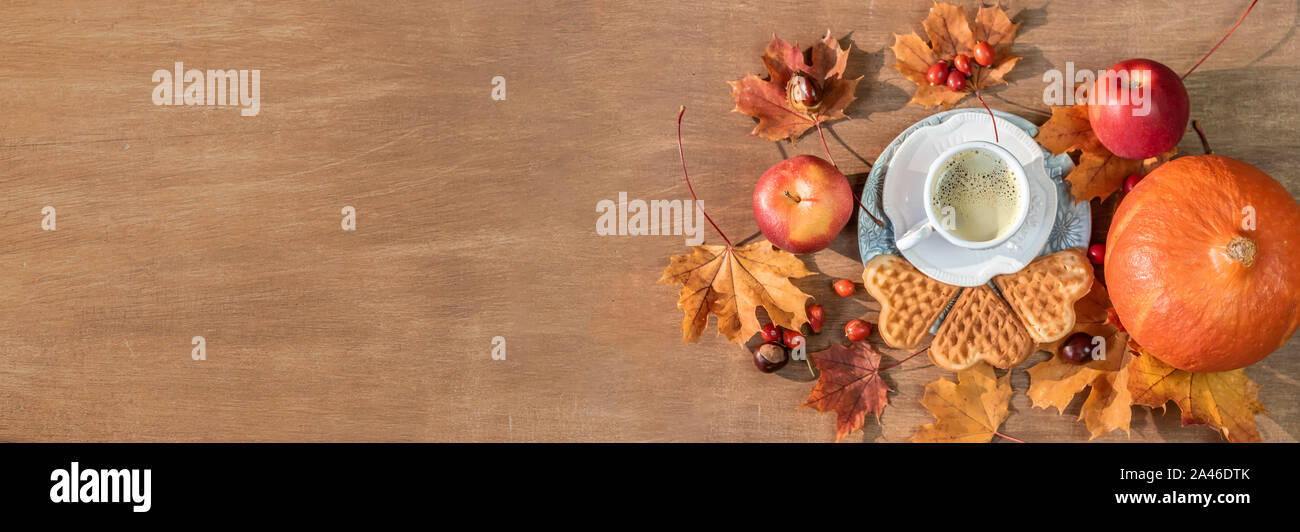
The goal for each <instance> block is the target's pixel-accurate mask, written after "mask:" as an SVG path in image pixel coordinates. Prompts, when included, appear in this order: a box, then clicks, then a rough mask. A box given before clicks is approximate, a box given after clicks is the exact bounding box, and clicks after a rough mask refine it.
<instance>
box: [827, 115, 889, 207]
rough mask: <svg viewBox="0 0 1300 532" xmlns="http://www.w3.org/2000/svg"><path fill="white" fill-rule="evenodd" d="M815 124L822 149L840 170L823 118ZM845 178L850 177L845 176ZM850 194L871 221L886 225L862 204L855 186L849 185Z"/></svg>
mask: <svg viewBox="0 0 1300 532" xmlns="http://www.w3.org/2000/svg"><path fill="white" fill-rule="evenodd" d="M813 125H815V126H817V136H819V137H821V138H822V149H824V150H826V158H827V159H830V161H831V166H834V167H835V169H837V170H838V169H839V168H840V165H838V164H835V157H834V156H833V155H831V148H830V146H828V145H827V144H826V134H825V133H822V121H821V119H818V120H816V121H814V122H813ZM845 179H848V177H847V176H845ZM849 195H851V196H853V202H854V203H857V204H858V208H859V209H862V212H864V213H866V215H867V217H868V218H871V221H873V222H876V225H878V226H880V227H884V226H885V224H884V222H881V221H880V219H878V218H876V215H874V214H871V211H869V210H867V207H866V205H863V204H862V199H861V198H859V197H858V194H857V193H856V192H854V191H853V187H849Z"/></svg>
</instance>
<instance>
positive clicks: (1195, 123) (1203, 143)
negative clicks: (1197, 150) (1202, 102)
mask: <svg viewBox="0 0 1300 532" xmlns="http://www.w3.org/2000/svg"><path fill="white" fill-rule="evenodd" d="M1192 129H1195V130H1196V135H1197V136H1199V137H1201V148H1204V149H1205V154H1206V155H1213V154H1214V150H1211V149H1210V141H1208V140H1205V132H1204V131H1201V121H1200V120H1192Z"/></svg>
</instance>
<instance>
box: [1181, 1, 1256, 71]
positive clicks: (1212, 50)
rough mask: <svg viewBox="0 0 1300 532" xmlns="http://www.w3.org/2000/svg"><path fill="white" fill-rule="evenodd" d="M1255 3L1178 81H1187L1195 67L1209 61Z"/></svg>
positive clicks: (1244, 18)
mask: <svg viewBox="0 0 1300 532" xmlns="http://www.w3.org/2000/svg"><path fill="white" fill-rule="evenodd" d="M1257 3H1259V0H1255V1H1254V2H1251V3H1250V7H1247V8H1246V12H1245V13H1242V14H1241V18H1239V19H1237V23H1236V24H1233V25H1232V29H1230V30H1228V33H1227V34H1226V35H1224V36H1223V38H1222V39H1219V42H1218V44H1215V45H1214V48H1210V51H1208V52H1206V53H1205V57H1202V58H1201V60H1200V61H1197V62H1196V64H1195V65H1192V68H1191V69H1190V70H1188V71H1187V73H1186V74H1183V77H1182V78H1180V79H1187V76H1190V75H1192V72H1196V67H1198V66H1201V63H1204V62H1205V60H1206V59H1209V58H1210V54H1212V53H1214V51H1215V50H1218V49H1219V45H1220V44H1223V41H1226V40H1228V35H1232V32H1234V31H1237V26H1240V25H1241V21H1243V20H1246V15H1249V14H1250V10H1251V9H1254V8H1255V4H1257Z"/></svg>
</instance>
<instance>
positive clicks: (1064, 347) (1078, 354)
mask: <svg viewBox="0 0 1300 532" xmlns="http://www.w3.org/2000/svg"><path fill="white" fill-rule="evenodd" d="M1092 349H1093V347H1092V335H1090V334H1088V333H1082V332H1077V333H1074V334H1072V335H1070V337H1069V338H1066V339H1065V343H1063V344H1061V358H1064V359H1065V361H1066V362H1069V363H1071V364H1086V363H1088V362H1092Z"/></svg>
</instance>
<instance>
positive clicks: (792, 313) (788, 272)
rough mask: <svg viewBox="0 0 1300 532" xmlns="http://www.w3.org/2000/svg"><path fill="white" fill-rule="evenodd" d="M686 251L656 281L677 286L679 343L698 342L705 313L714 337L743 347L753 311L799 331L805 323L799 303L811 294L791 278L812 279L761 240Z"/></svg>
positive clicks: (754, 320)
mask: <svg viewBox="0 0 1300 532" xmlns="http://www.w3.org/2000/svg"><path fill="white" fill-rule="evenodd" d="M691 249H692V250H693V251H692V253H687V254H682V255H673V256H672V257H670V258H669V259H668V267H667V268H664V272H663V276H662V277H660V278H659V282H660V283H664V284H679V285H682V290H681V294H680V298H679V299H678V300H677V308H679V309H681V310H682V311H683V312H684V313H685V315H686V316H685V318H684V319H683V320H682V341H683V342H698V341H700V333H702V332H704V327H705V326H706V325H708V322H709V314H713V315H714V316H717V318H718V334H720V335H722V336H725V337H726V338H727V340H728V341H730V342H731V343H734V344H743V343H745V341H746V340H748V339H749V338H750V337H752V336H753V335H754V334H755V333H757V332H758V331H759V329H760V327H761V325H760V324H759V322H758V315H757V310H758V307H760V306H761V307H763V308H764V309H765V310H767V316H768V317H769V318H771V320H772V322H773V323H775V324H777V325H780V326H782V327H785V328H787V329H794V330H799V327H800V326H801V325H803V324H805V323H808V313H807V311H806V310H805V309H804V302H806V301H807V300H808V299H810V298H812V296H810V295H808V294H806V293H804V292H802V291H800V290H799V289H798V288H796V287H795V286H794V284H792V283H791V282H790V279H791V278H800V277H805V276H808V275H812V272H811V271H809V270H808V268H806V267H805V266H804V264H803V261H802V260H799V258H798V257H796V256H794V255H792V254H790V253H789V252H786V251H782V250H780V249H778V248H777V247H776V246H773V245H772V243H771V242H768V241H766V240H763V241H760V242H755V243H753V244H749V245H746V246H739V247H735V248H733V247H729V246H694V247H693V248H691Z"/></svg>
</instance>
